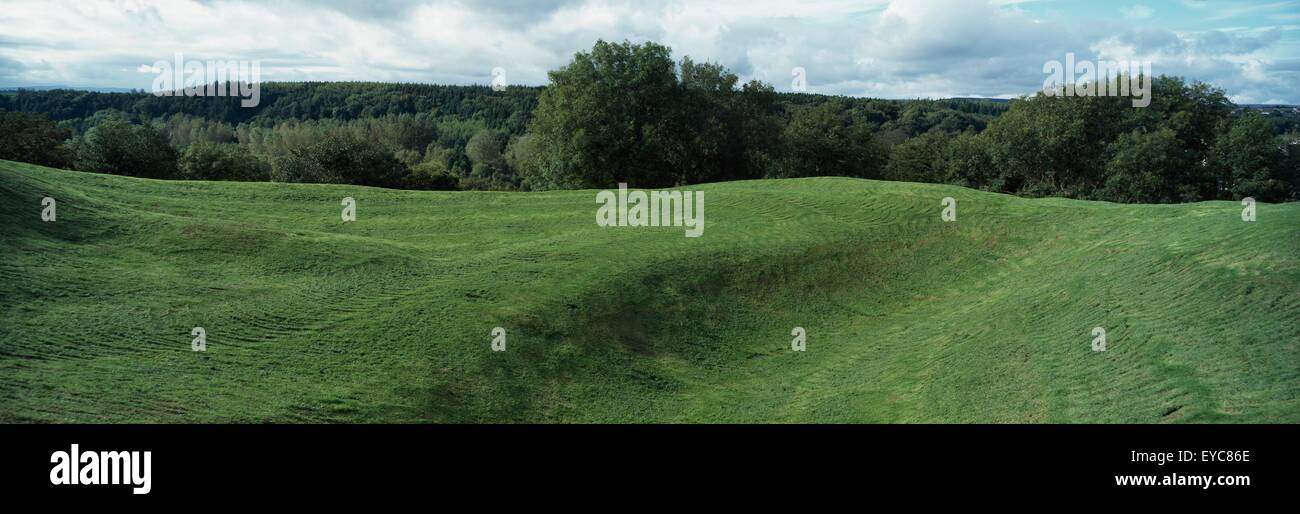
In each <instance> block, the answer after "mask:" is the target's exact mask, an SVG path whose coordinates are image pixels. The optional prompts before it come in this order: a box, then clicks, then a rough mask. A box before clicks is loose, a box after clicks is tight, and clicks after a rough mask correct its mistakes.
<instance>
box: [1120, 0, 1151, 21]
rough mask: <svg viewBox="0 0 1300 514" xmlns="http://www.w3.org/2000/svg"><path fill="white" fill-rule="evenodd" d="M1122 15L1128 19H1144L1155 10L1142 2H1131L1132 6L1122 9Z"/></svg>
mask: <svg viewBox="0 0 1300 514" xmlns="http://www.w3.org/2000/svg"><path fill="white" fill-rule="evenodd" d="M1121 12H1123V13H1124V17H1125V18H1128V19H1130V20H1145V19H1147V18H1150V17H1151V15H1152V14H1155V13H1156V11H1155V10H1154V9H1152V8H1150V7H1147V6H1145V5H1142V4H1133V6H1132V7H1128V8H1125V9H1123V10H1122V11H1121Z"/></svg>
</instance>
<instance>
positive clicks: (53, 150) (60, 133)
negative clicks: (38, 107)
mask: <svg viewBox="0 0 1300 514" xmlns="http://www.w3.org/2000/svg"><path fill="white" fill-rule="evenodd" d="M68 136H69V131H67V130H63V129H59V128H57V127H55V126H54V123H53V122H51V121H50V120H49V119H48V118H46V116H45V114H43V113H28V112H4V111H0V159H6V160H11V161H23V162H30V163H32V164H40V165H42V166H51V167H56V168H61V167H64V166H66V165H67V164H68V161H69V156H68V152H67V150H66V149H65V148H64V147H63V142H64V140H66V139H67V138H68Z"/></svg>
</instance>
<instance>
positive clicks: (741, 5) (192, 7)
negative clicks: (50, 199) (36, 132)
mask: <svg viewBox="0 0 1300 514" xmlns="http://www.w3.org/2000/svg"><path fill="white" fill-rule="evenodd" d="M1188 1H1189V2H1190V0H1188ZM1282 3H1286V2H1282ZM1037 5H1038V4H1036V3H1033V2H1029V1H1023V0H992V1H989V2H979V1H974V0H935V1H919V0H899V1H888V0H856V1H855V0H827V1H816V2H789V1H786V0H743V1H740V0H726V1H712V2H708V1H698V2H697V1H689V0H649V1H635V0H558V1H527V0H479V1H473V2H471V1H452V0H430V1H424V2H416V1H411V2H406V1H401V0H372V1H370V2H366V3H356V2H348V1H343V0H339V1H337V2H326V3H325V4H323V5H322V4H319V3H307V2H305V1H297V0H288V1H282V2H257V1H251V0H249V1H243V0H203V1H196V0H174V1H161V0H118V1H107V0H53V1H47V0H13V1H7V2H6V6H5V9H3V10H0V27H5V28H4V33H3V35H0V78H2V79H3V81H4V83H0V85H44V84H67V85H95V86H109V87H138V88H147V87H148V86H149V83H150V81H151V77H150V76H149V75H148V74H144V73H140V72H139V71H137V70H139V69H140V68H141V66H146V67H147V66H148V65H150V64H151V63H153V62H155V61H157V60H160V59H162V60H169V59H171V56H172V55H173V54H174V53H175V52H184V53H185V56H186V57H187V58H191V59H199V60H208V59H222V60H231V59H235V60H260V61H261V62H262V66H261V69H262V78H263V80H376V81H411V82H431V83H452V84H470V83H477V84H486V83H488V82H489V81H490V80H491V70H492V69H493V68H495V67H502V68H504V69H506V71H507V78H508V80H509V81H510V82H511V83H522V84H530V85H540V84H544V83H545V82H546V72H547V70H550V69H554V68H556V67H559V66H561V65H563V64H564V63H566V62H568V60H569V59H570V58H571V57H572V55H573V53H574V52H577V51H581V50H585V49H589V48H590V47H591V45H592V43H593V42H595V40H596V39H598V38H603V39H606V40H623V39H629V40H632V41H645V40H654V41H658V42H661V43H664V44H667V45H669V46H671V47H672V48H673V50H674V53H675V55H676V56H677V57H681V56H682V55H691V56H692V57H693V58H695V59H697V60H713V61H717V62H720V63H722V64H724V65H726V66H728V67H730V68H732V69H733V70H735V71H736V72H737V73H740V74H742V75H744V76H745V78H747V79H748V78H758V79H760V80H764V81H767V82H771V83H772V84H773V85H775V86H776V87H777V89H779V90H788V89H789V86H790V78H791V77H790V70H791V68H794V67H796V66H798V67H803V68H805V69H806V70H807V73H808V75H807V77H808V85H809V89H810V90H811V91H814V92H822V93H836V94H853V95H869V96H884V97H893V98H910V97H942V96H993V97H1007V96H1013V95H1017V94H1023V93H1029V92H1031V91H1033V90H1034V89H1036V88H1037V87H1039V86H1040V85H1041V83H1042V78H1043V76H1042V65H1043V63H1044V62H1045V61H1047V60H1060V59H1063V58H1064V55H1065V53H1066V52H1074V53H1076V54H1079V58H1080V59H1083V58H1108V59H1126V60H1133V59H1137V58H1139V57H1140V58H1149V59H1151V60H1152V61H1153V62H1154V65H1155V69H1156V72H1157V73H1162V72H1163V73H1172V74H1185V75H1187V76H1188V77H1189V78H1191V79H1199V80H1204V81H1208V82H1211V83H1213V84H1215V85H1219V86H1221V87H1225V88H1227V89H1228V90H1229V92H1230V93H1232V94H1234V95H1237V96H1238V97H1240V98H1244V99H1246V100H1248V101H1262V100H1264V99H1278V98H1281V99H1285V100H1288V101H1290V102H1300V98H1297V97H1296V93H1295V89H1294V87H1291V86H1290V84H1293V83H1294V79H1295V72H1294V70H1290V68H1291V67H1294V66H1293V65H1292V61H1290V60H1288V58H1289V55H1288V54H1287V53H1286V52H1285V51H1284V50H1285V49H1286V48H1287V47H1288V46H1291V47H1294V44H1295V41H1294V38H1295V35H1296V31H1295V29H1294V28H1292V29H1273V30H1263V29H1259V28H1257V27H1256V28H1252V29H1251V30H1237V31H1228V30H1214V31H1207V30H1199V31H1191V32H1174V31H1172V30H1168V29H1165V28H1157V27H1152V26H1150V25H1149V23H1148V22H1149V21H1150V19H1152V15H1153V14H1154V10H1153V9H1150V8H1148V7H1145V6H1144V5H1135V6H1132V7H1131V8H1128V9H1126V10H1125V12H1124V14H1125V16H1126V17H1127V18H1128V19H1127V20H1080V19H1078V18H1077V17H1073V16H1070V15H1068V14H1069V13H1065V15H1060V16H1053V15H1052V13H1053V12H1056V11H1054V10H1055V9H1057V7H1058V6H1059V5H1061V4H1059V3H1051V4H1044V5H1050V6H1051V7H1052V8H1051V9H1048V10H1046V11H1044V12H1043V13H1036V14H1031V12H1030V10H1031V9H1033V8H1034V7H1035V6H1037ZM1190 5H1193V6H1200V5H1202V3H1201V2H1192V3H1191V4H1190ZM1201 12H1204V13H1206V14H1222V13H1215V12H1214V11H1211V10H1210V9H1209V8H1206V9H1202V10H1201ZM1234 12H1235V11H1234ZM1134 19H1144V20H1147V21H1145V22H1143V23H1142V24H1138V23H1135V22H1134V21H1132V20H1134ZM1237 25H1240V24H1239V23H1238V24H1237ZM1288 31H1289V32H1288ZM1283 34H1285V36H1283Z"/></svg>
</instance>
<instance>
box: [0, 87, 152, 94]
mask: <svg viewBox="0 0 1300 514" xmlns="http://www.w3.org/2000/svg"><path fill="white" fill-rule="evenodd" d="M19 89H22V90H25V91H54V90H56V89H66V90H69V91H90V92H94V93H130V92H131V91H133V90H132V89H131V88H125V87H97V86H58V85H56V86H0V93H16V92H18V90H19Z"/></svg>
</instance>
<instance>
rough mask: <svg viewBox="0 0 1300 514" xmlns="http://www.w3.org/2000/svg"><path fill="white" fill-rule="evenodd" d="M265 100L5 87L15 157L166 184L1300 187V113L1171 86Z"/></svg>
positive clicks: (684, 63)
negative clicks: (894, 95)
mask: <svg viewBox="0 0 1300 514" xmlns="http://www.w3.org/2000/svg"><path fill="white" fill-rule="evenodd" d="M260 94H261V102H260V104H259V105H258V106H256V107H249V108H244V107H241V106H240V105H239V101H240V99H239V98H237V97H202V96H196V97H184V96H155V95H152V94H149V93H145V92H133V93H95V92H85V91H72V90H51V91H25V90H20V91H18V92H16V93H14V94H6V95H0V133H3V137H0V158H2V159H10V160H19V161H26V162H33V163H37V164H44V165H50V166H59V167H68V168H73V169H79V170H86V171H97V172H103V173H116V174H123V175H133V176H143V177H152V178H179V179H195V180H272V181H279V182H326V183H351V184H362V185H372V186H381V187H392V188H408V189H496V190H544V189H568V188H609V187H614V186H615V185H616V184H617V183H619V182H627V183H629V184H631V185H632V186H633V187H669V186H677V185H686V184H694V183H701V182H712V181H721V180H741V179H753V178H771V177H803V176H827V175H834V176H852V177H863V178H878V179H888V180H906V181H918V182H939V183H950V184H958V185H963V186H968V187H975V188H981V189H986V190H990V191H1001V192H1007V193H1015V194H1022V195H1032V196H1067V197H1073V198H1086V199H1098V200H1110V201H1119V202H1153V203H1166V202H1186V201H1197V200H1209V199H1235V198H1240V197H1245V196H1252V197H1255V198H1258V199H1260V200H1265V201H1283V200H1294V199H1295V198H1296V196H1297V192H1300V114H1297V112H1296V110H1295V109H1294V108H1291V109H1270V110H1263V111H1261V110H1259V109H1247V108H1240V107H1238V106H1235V105H1233V104H1232V103H1231V102H1229V101H1228V99H1227V97H1226V95H1225V93H1224V91H1222V90H1220V89H1217V88H1214V87H1213V86H1210V85H1207V84H1201V83H1191V84H1189V83H1186V82H1185V81H1184V80H1182V79H1179V78H1175V77H1164V76H1161V77H1157V78H1156V79H1155V80H1154V84H1153V91H1152V100H1153V101H1152V104H1151V105H1150V106H1149V107H1147V108H1133V107H1132V106H1131V103H1130V99H1129V98H1123V97H1060V96H1056V97H1051V96H1044V95H1042V94H1041V93H1040V94H1038V95H1035V96H1030V97H1024V98H1021V99H1018V100H1013V101H1011V102H998V101H990V100H973V99H952V100H907V101H899V100H880V99H860V98H847V97H835V96H823V95H812V94H790V93H777V92H775V91H774V89H773V88H772V87H771V86H770V85H768V84H765V83H762V82H758V81H750V82H748V83H740V81H739V79H738V77H737V76H736V75H735V74H733V73H731V72H730V71H728V70H727V69H726V68H724V67H722V66H719V65H717V64H712V63H701V62H695V61H693V60H691V59H690V58H689V57H686V58H683V59H682V60H681V61H674V60H673V59H672V58H671V56H670V51H669V49H668V48H667V47H664V46H661V45H657V44H654V43H645V44H632V43H626V42H625V43H607V42H603V41H602V42H598V43H597V44H596V45H595V46H594V47H593V48H592V50H591V51H589V52H581V53H579V54H577V55H575V56H574V59H573V61H572V62H570V63H569V64H568V65H567V66H565V67H563V68H561V69H558V70H554V71H552V72H551V74H550V84H549V85H548V86H547V87H545V88H528V87H509V88H506V89H505V90H503V91H493V90H492V89H490V88H488V87H481V86H438V85H423V84H386V83H361V82H331V83H322V82H304V83H265V84H262V85H261V93H260Z"/></svg>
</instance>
